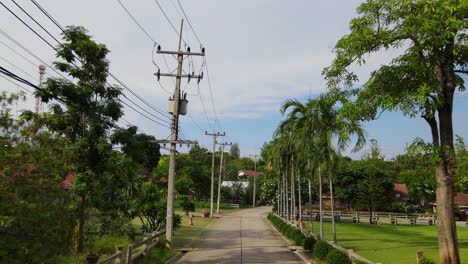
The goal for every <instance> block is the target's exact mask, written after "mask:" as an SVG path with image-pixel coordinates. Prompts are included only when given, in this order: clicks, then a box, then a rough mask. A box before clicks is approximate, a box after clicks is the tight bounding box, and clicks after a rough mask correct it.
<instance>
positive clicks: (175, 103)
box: [155, 19, 205, 248]
mask: <svg viewBox="0 0 468 264" xmlns="http://www.w3.org/2000/svg"><path fill="white" fill-rule="evenodd" d="M183 26H184V20H183V19H182V21H181V23H180V33H179V48H178V50H177V51H162V50H161V46H158V51H157V53H158V54H169V55H177V63H178V65H177V74H173V73H161V72H160V70H158V72H157V73H155V75H156V76H157V77H158V81H159V79H160V78H161V76H164V77H175V78H176V87H175V91H174V97H173V98H172V101H170V103H169V112H170V113H171V114H172V126H171V140H170V141H167V143H170V144H171V149H170V155H169V179H168V181H167V215H166V217H167V221H166V247H168V248H172V247H173V246H174V245H173V242H174V239H173V238H174V222H173V220H174V219H173V215H174V179H175V160H176V151H177V150H176V149H177V144H184V141H178V140H177V139H178V134H179V114H182V115H184V114H186V113H185V112H186V107H187V101H186V100H185V98H184V99H183V100H184V102H183V103H185V104H184V105H181V98H180V81H181V78H188V80H189V81H190V79H198V81H200V80H201V79H202V78H203V74H202V75H200V76H198V75H195V74H193V73H192V74H190V73H188V74H184V75H183V74H182V64H183V62H184V56H186V58H188V56H205V50H204V49H202V52H201V53H195V52H190V47H189V48H187V51H182V29H183ZM181 106H182V107H181ZM159 143H163V142H162V141H160V142H159ZM185 143H195V142H192V141H187V142H185Z"/></svg>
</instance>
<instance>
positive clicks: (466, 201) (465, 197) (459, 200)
mask: <svg viewBox="0 0 468 264" xmlns="http://www.w3.org/2000/svg"><path fill="white" fill-rule="evenodd" d="M454 199H455V203H456V204H457V205H458V206H468V194H466V193H462V192H457V193H455V197H454Z"/></svg>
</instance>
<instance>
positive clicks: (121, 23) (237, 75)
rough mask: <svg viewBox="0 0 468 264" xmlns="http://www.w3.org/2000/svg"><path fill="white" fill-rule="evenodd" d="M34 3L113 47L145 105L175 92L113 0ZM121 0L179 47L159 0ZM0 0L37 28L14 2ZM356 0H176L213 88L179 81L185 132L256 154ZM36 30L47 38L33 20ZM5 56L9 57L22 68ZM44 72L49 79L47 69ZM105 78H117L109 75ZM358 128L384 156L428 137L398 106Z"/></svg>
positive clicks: (1, 52)
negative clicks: (184, 96)
mask: <svg viewBox="0 0 468 264" xmlns="http://www.w3.org/2000/svg"><path fill="white" fill-rule="evenodd" d="M37 1H38V2H39V3H40V4H41V5H42V6H43V7H44V8H45V9H46V10H47V11H49V12H50V13H51V14H52V16H54V17H55V18H56V19H57V20H58V21H59V23H61V24H62V25H82V26H84V27H85V28H87V29H88V30H89V32H90V33H91V34H92V35H93V36H94V39H95V40H96V41H98V42H100V43H104V44H105V45H107V47H108V48H109V50H110V51H111V53H110V54H109V60H110V62H111V72H112V73H113V74H114V75H116V76H117V77H118V78H119V79H120V80H121V81H123V82H124V83H125V84H126V85H127V86H129V87H130V88H131V89H132V90H134V91H135V92H137V93H138V94H139V95H141V96H142V97H144V98H145V99H146V100H147V101H149V102H151V104H153V105H155V106H156V107H158V108H159V109H161V110H164V111H166V109H167V104H168V102H167V99H168V97H169V96H170V94H169V93H168V92H167V91H164V89H166V90H169V91H171V92H172V91H173V89H174V84H173V80H170V79H168V78H162V79H161V83H160V84H161V85H160V84H158V82H157V80H156V78H155V76H154V73H155V72H156V71H157V66H155V65H154V63H155V64H156V65H158V66H159V67H161V72H167V68H166V66H165V63H164V60H163V57H161V56H160V55H155V56H154V63H153V61H152V57H153V56H152V53H153V47H154V44H153V42H152V41H151V40H150V39H149V38H148V37H147V36H146V35H145V34H144V33H143V32H142V31H141V30H140V29H139V28H138V27H137V25H136V24H135V23H134V22H133V21H132V20H131V18H130V17H129V16H128V15H127V13H125V11H124V10H123V8H122V7H121V6H120V5H119V2H118V1H117V0H100V1H91V0H80V1H70V0H68V1H64V0H37ZM121 1H122V3H123V4H124V5H125V6H126V7H127V8H128V10H129V11H130V12H131V13H132V14H133V15H134V16H135V18H136V19H137V20H138V21H139V22H140V24H141V25H142V26H143V27H144V28H145V29H146V30H147V32H148V33H149V34H150V35H151V37H152V38H153V39H154V40H155V41H157V42H158V43H159V44H160V45H161V47H162V49H163V50H175V49H177V35H176V32H175V31H174V29H173V28H172V27H171V25H170V24H169V23H168V21H167V20H166V18H165V17H164V15H163V14H162V12H161V10H160V9H159V8H158V6H157V3H156V1H154V0H140V1H129V0H121ZM2 2H4V3H5V4H7V5H8V6H9V7H10V8H11V9H12V10H13V11H14V12H16V13H17V14H18V15H20V16H21V17H22V18H24V20H25V21H26V22H27V23H29V24H30V25H33V26H34V24H33V23H32V21H31V20H29V19H28V18H27V17H26V16H25V15H24V14H22V13H21V11H20V10H19V9H18V8H17V7H16V6H14V4H12V2H10V1H7V0H5V1H2ZM17 2H18V3H19V4H20V5H22V6H23V8H24V9H25V10H26V11H28V12H29V13H30V14H31V15H32V16H33V17H34V18H36V19H37V20H38V21H39V22H40V23H41V24H42V25H43V26H44V27H45V28H47V29H48V30H49V31H50V32H51V33H52V34H53V35H55V36H59V33H60V31H59V29H58V28H57V27H55V26H54V25H53V24H52V23H51V22H50V21H48V20H47V19H46V17H45V16H44V15H43V14H42V13H40V11H39V10H38V9H37V8H36V7H35V6H34V5H33V4H32V3H31V2H30V1H26V0H18V1H17ZM158 2H159V3H160V5H161V6H162V8H163V10H164V11H165V12H166V14H167V16H168V17H169V19H170V20H171V22H172V23H173V25H174V27H175V28H176V29H177V30H178V29H179V27H180V19H181V13H182V11H181V10H180V8H179V7H178V3H177V0H159V1H158ZM360 2H362V1H356V0H346V1H343V0H341V1H338V0H329V1H310V0H309V1H308V0H294V1H279V0H237V1H220V0H181V3H182V4H183V6H184V9H185V11H186V13H187V15H188V17H189V19H190V22H191V24H192V26H193V27H194V29H195V32H196V33H197V35H198V37H199V38H200V40H201V42H202V44H203V46H204V47H205V48H206V60H207V62H208V69H209V74H210V81H211V88H212V91H211V92H210V89H209V86H208V80H207V78H205V79H204V80H202V81H201V83H200V86H199V87H198V86H197V84H196V81H193V80H192V81H191V82H190V83H189V84H187V82H186V80H184V81H183V82H182V88H183V89H184V91H185V92H187V93H188V100H189V104H188V111H189V113H190V116H188V115H187V116H183V117H181V127H182V132H183V136H184V138H187V139H194V140H198V141H199V142H200V143H201V144H202V145H203V146H205V147H207V148H211V140H212V139H211V138H209V137H207V136H205V135H204V131H205V130H207V131H210V132H211V131H213V128H215V129H216V131H220V132H226V133H227V135H228V137H226V139H225V140H226V141H232V142H238V143H239V146H240V149H241V153H242V155H248V154H254V153H256V152H258V151H259V148H260V147H261V146H262V145H263V143H264V142H266V141H268V140H270V139H271V137H272V134H273V132H274V130H275V128H276V126H277V124H278V122H279V121H280V119H281V116H280V114H279V108H280V106H281V104H282V103H283V102H284V101H285V100H286V99H288V98H298V99H300V100H306V99H307V98H308V97H309V96H310V97H314V96H317V94H319V93H321V92H324V91H325V82H324V80H323V78H322V76H321V71H322V69H323V68H324V67H326V66H328V65H329V64H330V62H331V60H332V58H333V54H332V48H333V46H334V44H335V43H336V41H337V40H338V39H339V38H340V37H341V36H343V35H344V34H346V33H347V32H348V30H349V28H348V24H349V21H350V19H351V18H353V17H355V16H356V12H355V10H356V7H357V6H358V4H359V3H360ZM34 28H35V29H37V30H38V32H39V33H40V34H41V35H43V36H44V37H47V36H46V34H45V33H44V32H43V31H41V30H40V29H39V28H38V27H37V26H34ZM0 29H1V30H3V31H5V32H6V33H8V34H9V35H11V36H12V37H14V38H15V39H16V40H17V41H19V42H20V43H21V44H22V45H24V46H25V47H26V48H28V49H30V50H31V51H32V52H33V53H34V54H36V55H37V56H39V57H40V58H41V59H43V60H45V61H46V62H47V63H48V64H50V63H51V62H52V61H53V59H54V52H53V50H52V49H51V48H50V47H49V46H47V45H46V44H44V42H42V41H41V40H40V39H39V38H38V37H36V36H35V35H33V33H31V31H29V30H28V29H27V28H26V27H25V26H24V25H22V24H21V23H20V22H19V21H17V20H16V19H15V18H14V17H13V16H12V15H11V14H10V13H8V11H6V10H5V9H4V8H2V7H0ZM183 32H184V34H183V38H184V40H185V42H186V43H187V45H188V46H190V47H191V49H192V51H199V50H200V44H199V42H198V40H197V39H196V37H195V36H194V34H193V33H192V32H191V30H190V27H189V25H188V24H187V23H184V31H183ZM47 39H48V40H49V41H50V43H52V44H54V45H56V44H57V43H56V42H54V41H53V40H52V39H51V38H47ZM0 41H1V42H4V43H6V44H8V45H9V46H10V47H12V48H14V49H15V50H16V51H18V52H20V53H21V54H23V55H24V56H26V57H27V58H28V59H30V60H31V61H32V62H34V63H35V64H40V62H38V61H37V60H36V59H35V58H33V57H32V56H30V55H29V54H27V53H25V52H24V51H22V50H21V49H20V48H18V47H17V46H15V44H13V43H11V42H9V40H7V39H6V38H5V37H4V36H2V35H0ZM184 46H185V45H184ZM396 54H398V51H389V52H386V53H384V54H378V55H376V56H373V57H370V58H369V60H368V61H369V65H366V66H364V67H362V68H361V69H359V71H358V72H359V74H360V77H361V80H365V78H366V76H368V75H369V73H370V72H371V71H372V70H373V69H375V67H377V66H379V65H380V64H382V63H385V62H387V61H388V60H389V58H390V57H391V56H395V55H396ZM3 59H6V60H8V61H10V62H12V63H13V64H15V66H18V67H19V68H21V69H22V70H24V71H25V72H26V73H27V74H26V73H23V72H21V71H19V70H17V69H16V68H14V67H13V66H11V65H9V64H8V63H7V62H5V61H4V60H3ZM166 60H167V62H168V64H169V68H170V70H171V71H172V70H174V68H175V66H176V63H175V60H174V58H173V57H169V56H167V57H166ZM202 62H203V61H202V59H201V58H199V57H193V65H194V69H195V71H198V70H199V69H200V67H201V66H202ZM0 65H2V66H4V67H8V69H11V70H12V71H13V72H16V73H18V75H20V76H22V77H24V78H26V79H28V80H30V81H32V82H37V80H36V79H37V76H38V73H37V72H38V70H37V68H36V67H35V66H33V65H31V64H30V63H29V62H27V61H25V60H24V59H23V58H21V57H20V56H18V55H17V54H15V53H14V52H12V51H10V50H9V49H8V48H6V47H5V46H4V45H3V44H1V43H0ZM184 66H185V69H186V70H188V61H185V64H184ZM47 72H48V73H50V74H51V75H52V76H56V74H55V73H54V72H52V71H50V69H47ZM29 75H32V76H29ZM33 77H34V78H35V79H33ZM205 77H206V67H205ZM109 81H110V82H111V83H115V81H113V80H112V79H110V80H109ZM161 86H162V87H163V88H164V89H163V88H161ZM0 87H1V89H2V90H7V91H15V90H16V89H17V88H15V86H13V85H11V84H10V83H9V82H6V81H5V80H4V79H2V78H0ZM125 93H126V94H128V96H129V98H131V99H132V101H135V102H137V103H138V104H139V105H140V106H141V107H144V108H146V109H147V110H148V111H149V112H151V113H152V114H154V115H156V116H160V114H158V113H156V112H155V111H153V110H152V109H149V108H148V107H146V106H145V105H144V104H143V103H142V102H140V101H139V100H137V99H136V98H134V97H132V95H131V94H130V93H128V91H125ZM211 95H212V97H211ZM202 102H203V103H202ZM467 102H468V96H467V95H466V94H461V95H458V97H457V98H456V99H455V110H454V123H455V133H456V134H459V135H462V136H465V137H466V136H467V135H468V125H467V122H466V121H464V120H466V114H467V113H468V104H467ZM203 104H204V106H205V107H203ZM213 105H214V108H215V111H216V115H215V114H214V112H215V111H214V110H213ZM33 107H34V102H33V100H30V101H28V102H27V104H26V105H20V106H19V108H20V109H23V108H33ZM204 108H205V109H206V114H205V111H204ZM140 111H141V110H140ZM216 116H217V118H218V119H219V120H220V122H218V123H219V124H214V122H213V120H214V119H215V117H216ZM125 118H126V120H128V121H130V122H131V123H132V124H135V125H137V126H139V127H140V128H141V129H142V131H144V132H145V133H148V134H152V135H155V136H156V137H158V138H167V137H168V136H169V129H167V128H166V127H162V126H160V125H158V124H155V123H153V122H152V121H149V120H147V119H146V118H145V117H142V116H141V115H139V114H137V113H135V112H134V111H133V110H131V109H128V108H126V115H125ZM162 118H163V119H165V118H164V117H162ZM153 119H155V118H153ZM208 120H209V121H208ZM121 125H122V126H123V125H124V123H122V124H121ZM365 128H366V130H367V134H368V138H375V139H377V140H378V141H379V144H380V145H381V147H382V150H383V153H384V154H385V155H386V156H387V157H392V156H394V155H396V154H398V153H401V152H403V151H404V148H405V146H406V144H407V143H409V142H411V141H412V140H413V139H414V138H415V137H422V138H424V139H429V138H430V133H429V129H428V126H427V125H426V124H425V123H424V121H423V120H422V119H420V118H416V119H408V118H406V117H403V116H402V115H401V113H386V114H384V115H382V117H381V118H380V119H379V120H377V121H374V122H371V123H367V124H366V125H365ZM360 155H361V153H354V154H351V156H352V157H354V158H358V157H360Z"/></svg>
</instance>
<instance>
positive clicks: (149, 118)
mask: <svg viewBox="0 0 468 264" xmlns="http://www.w3.org/2000/svg"><path fill="white" fill-rule="evenodd" d="M120 102H122V104H124V105H125V106H127V107H129V108H130V109H132V110H133V111H135V112H137V113H138V114H140V115H141V116H143V117H145V118H146V119H148V120H150V121H153V122H154V123H156V124H158V125H160V126H163V127H166V128H169V129H170V127H169V126H167V125H165V124H162V123H160V122H158V121H156V120H154V119H152V118H151V117H148V116H147V115H145V114H143V113H142V112H140V111H138V110H136V109H135V108H133V107H132V106H131V105H129V104H127V103H125V102H124V101H122V100H121V101H120Z"/></svg>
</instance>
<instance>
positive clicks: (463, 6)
mask: <svg viewBox="0 0 468 264" xmlns="http://www.w3.org/2000/svg"><path fill="white" fill-rule="evenodd" d="M357 11H358V14H359V16H358V17H357V18H354V19H352V20H351V23H350V28H351V32H350V33H349V34H348V35H346V36H344V37H342V38H341V39H340V40H339V41H338V43H337V44H336V46H335V50H334V51H335V54H336V57H335V59H334V60H333V62H332V64H331V66H329V67H328V68H326V69H324V72H323V73H324V75H325V78H326V79H327V82H328V85H329V87H330V88H331V89H332V91H334V92H336V91H338V93H340V92H341V91H343V90H347V91H349V90H348V89H347V88H350V87H353V89H351V91H352V92H351V93H350V94H352V95H353V97H352V98H355V101H354V103H350V102H345V103H344V104H345V105H344V108H345V109H348V110H347V113H348V115H350V116H352V117H354V118H359V119H361V118H364V119H368V120H372V119H376V118H378V117H379V116H380V114H379V113H380V112H381V111H383V110H400V111H401V112H403V114H404V115H406V116H410V117H414V116H417V115H419V116H421V117H422V118H423V119H424V120H425V121H426V122H427V124H428V125H429V128H430V131H431V133H432V145H433V147H434V148H435V149H436V151H435V153H436V155H437V157H438V162H437V170H436V175H437V205H438V208H437V215H438V217H437V220H438V239H439V257H440V262H441V263H444V264H445V263H460V257H459V253H458V243H457V235H456V227H455V221H454V217H453V213H454V212H453V204H454V201H453V189H454V188H453V181H454V162H455V158H454V147H453V145H454V142H453V141H454V140H453V120H452V109H453V98H454V96H455V91H456V90H457V89H459V90H464V80H463V79H462V78H461V76H460V75H462V74H467V73H468V68H467V60H468V45H467V41H468V34H467V29H468V24H467V23H466V19H467V14H468V3H467V2H466V1H462V0H443V1H430V0H422V1H411V0H391V1H388V0H368V1H366V2H365V3H363V4H361V5H360V6H359V7H358V9H357ZM390 48H396V49H399V50H401V51H402V52H401V53H399V55H396V56H394V57H393V58H391V59H392V60H391V62H390V63H387V64H386V65H382V66H380V67H379V68H378V69H377V70H375V71H373V72H372V73H371V76H370V78H369V79H368V80H367V81H366V82H365V84H364V85H363V86H362V87H356V86H355V85H356V84H357V82H358V76H357V75H356V74H355V72H354V71H353V69H354V66H355V65H356V64H357V65H362V64H364V63H366V56H368V55H370V54H373V53H376V52H379V51H384V50H388V49H390Z"/></svg>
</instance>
